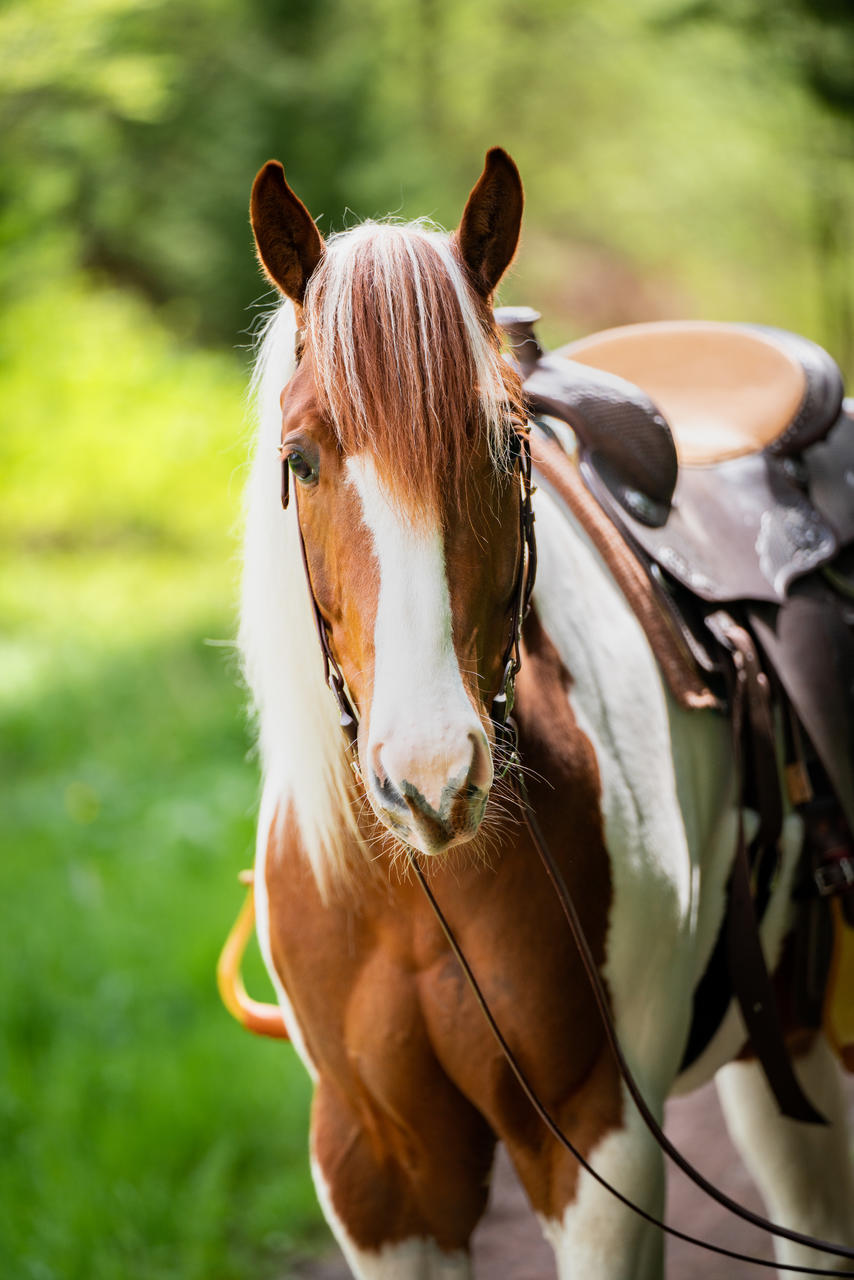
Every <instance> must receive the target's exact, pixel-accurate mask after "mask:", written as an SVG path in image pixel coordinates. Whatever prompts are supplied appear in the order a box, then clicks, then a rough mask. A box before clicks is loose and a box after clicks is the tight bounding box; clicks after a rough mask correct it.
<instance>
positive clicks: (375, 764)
mask: <svg viewBox="0 0 854 1280" xmlns="http://www.w3.org/2000/svg"><path fill="white" fill-rule="evenodd" d="M382 747H383V744H382V743H381V742H378V743H376V745H375V746H374V747H373V748H372V749H371V775H372V777H373V783H374V786H375V787H376V789H377V791H378V793H379V794H380V795H381V796H382V798H383V800H384V802H385V803H386V804H387V805H389V806H390V807H392V808H394V809H405V808H406V801H405V800H404V798H403V796H402V795H401V794H400V792H399V791H398V789H397V787H396V786H395V785H394V783H393V782H392V781H391V779H390V778H389V776H388V774H387V773H386V770H385V766H384V764H383V758H382Z"/></svg>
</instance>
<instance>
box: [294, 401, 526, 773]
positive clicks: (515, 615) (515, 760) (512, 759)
mask: <svg viewBox="0 0 854 1280" xmlns="http://www.w3.org/2000/svg"><path fill="white" fill-rule="evenodd" d="M282 449H283V447H282V446H281V445H280V446H278V449H277V452H278V453H279V456H280V458H281V465H282V507H283V508H285V509H287V507H288V505H289V502H290V473H289V467H288V460H287V457H286V456H285V455H284V453H283V451H282ZM509 454H510V458H511V460H512V463H513V470H514V472H515V473H516V474H517V476H518V480H519V555H518V560H517V565H516V581H515V585H514V588H513V607H512V611H511V618H510V633H509V636H508V640H507V646H506V648H505V650H504V654H503V656H502V659H501V671H502V676H501V683H500V684H499V687H498V692H497V693H496V695H495V697H494V698H493V699H492V704H491V706H490V710H489V718H490V720H491V721H492V724H493V728H494V733H495V746H496V748H497V749H499V751H500V752H501V755H502V761H501V776H502V777H503V776H504V775H505V774H506V773H507V772H508V771H509V770H510V769H513V768H516V767H517V766H518V764H519V756H518V751H517V743H516V727H515V725H514V723H513V720H512V718H511V712H512V710H513V694H514V689H515V685H516V676H517V675H518V673H519V668H520V667H521V665H522V647H521V642H522V624H523V622H524V621H525V615H526V614H527V612H528V609H529V607H530V604H531V592H532V591H533V589H534V578H535V577H536V571H537V543H536V538H535V535H534V509H533V504H532V502H531V497H532V494H533V493H534V492H535V490H534V486H533V485H532V483H531V445H530V441H529V438H528V426H527V424H524V425H522V424H519V425H516V424H514V426H513V427H512V436H511V440H510V450H509ZM294 514H295V516H296V522H297V531H298V533H299V545H300V554H301V556H302V566H303V570H304V571H305V581H306V586H307V587H308V596H309V600H310V601H311V610H312V614H313V616H314V625H315V628H316V630H317V639H318V642H319V644H320V652H321V656H322V658H323V678H324V681H325V683H326V684H327V685H328V686H329V689H330V690H331V691H332V696H333V697H334V699H335V702H336V704H337V706H338V712H339V716H340V724H341V731H342V733H343V734H344V738H345V741H346V744H347V750H348V751H349V752H350V767H351V768H352V769H353V772H354V773H355V774H356V776H357V777H360V776H361V774H360V769H359V757H358V745H357V744H358V735H359V718H358V714H357V712H356V710H355V708H354V706H353V703H352V701H351V700H350V695H349V693H348V692H347V684H346V681H345V679H344V674H343V672H342V670H341V667H340V666H339V664H338V660H337V659H336V657H335V654H334V653H333V651H332V644H331V642H330V639H329V630H328V627H327V624H326V619H325V618H324V616H323V614H322V613H321V610H320V605H319V604H318V603H317V597H316V595H315V594H314V586H313V584H312V581H311V572H310V570H309V567H308V555H307V553H306V549H305V538H304V537H303V532H302V524H301V523H300V518H299V502H298V501H297V502H296V503H295V513H294Z"/></svg>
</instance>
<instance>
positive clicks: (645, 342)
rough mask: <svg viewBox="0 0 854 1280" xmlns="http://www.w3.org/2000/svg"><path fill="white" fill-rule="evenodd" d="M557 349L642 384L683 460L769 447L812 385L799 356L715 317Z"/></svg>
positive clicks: (694, 462)
mask: <svg viewBox="0 0 854 1280" xmlns="http://www.w3.org/2000/svg"><path fill="white" fill-rule="evenodd" d="M555 354H556V355H560V356H564V357H566V358H567V359H570V360H575V361H578V363H579V364H588V365H592V366H594V367H595V368H597V369H605V370H607V371H608V372H609V373H614V374H617V375H618V376H619V377H621V378H625V379H627V381H629V382H633V383H634V384H635V385H636V386H638V387H641V388H643V390H644V391H645V392H646V393H647V395H648V396H649V397H650V398H651V399H652V400H653V401H654V402H655V404H656V405H658V407H659V409H660V410H661V412H662V413H663V414H664V416H665V418H666V419H667V421H668V422H669V424H670V428H671V430H672V432H673V436H674V439H675V441H676V450H677V453H678V455H679V462H680V465H682V466H707V465H709V464H710V463H714V462H722V461H724V460H726V459H727V458H742V457H744V456H745V455H746V454H749V453H756V452H757V451H759V450H762V449H765V448H766V447H767V446H768V445H770V444H772V443H773V441H774V440H776V439H777V437H778V436H780V435H782V434H783V432H784V431H785V430H786V429H787V427H788V426H789V424H790V423H791V422H792V421H793V419H794V418H795V417H796V416H797V413H798V410H799V408H800V406H801V403H802V402H803V400H804V397H805V395H806V391H807V379H806V374H805V372H804V369H803V367H802V365H801V363H800V361H799V360H797V359H796V357H795V356H794V355H793V354H791V353H790V352H789V351H787V350H785V349H784V348H783V347H782V346H781V345H779V344H778V343H776V342H774V341H773V340H772V339H771V338H770V337H768V336H766V335H765V334H763V333H762V332H761V331H760V330H754V331H751V330H748V329H746V328H741V327H739V326H737V325H728V324H716V323H714V322H711V321H702V320H674V321H659V322H656V323H651V324H633V325H625V326H623V327H621V328H619V329H606V330H605V331H604V332H602V333H595V334H593V335H592V336H591V337H588V338H582V339H581V340H580V341H579V342H573V343H570V344H569V346H566V347H562V348H561V349H560V350H559V351H558V352H556V353H555Z"/></svg>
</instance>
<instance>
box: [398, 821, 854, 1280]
mask: <svg viewBox="0 0 854 1280" xmlns="http://www.w3.org/2000/svg"><path fill="white" fill-rule="evenodd" d="M524 803H525V804H526V805H527V801H526V800H525V801H524ZM528 812H529V811H528V809H527V808H526V817H527V813H528ZM534 821H535V822H536V819H534ZM532 835H533V832H532ZM535 843H536V840H535ZM404 847H405V849H406V854H407V858H408V861H409V865H410V866H411V867H412V870H413V872H414V874H415V877H416V879H417V880H418V883H419V884H420V886H421V888H422V890H423V891H424V894H425V896H426V898H427V900H428V902H429V903H430V906H431V908H432V910H433V913H434V915H435V916H436V919H437V920H438V922H439V925H440V927H441V929H442V932H443V933H444V935H445V938H446V939H447V942H448V945H449V946H450V948H451V950H452V951H453V953H454V956H455V957H456V959H457V961H458V963H459V965H460V967H461V969H462V971H463V973H464V975H465V978H466V981H467V982H468V984H469V986H470V988H471V991H472V994H473V995H474V998H475V1001H476V1002H477V1005H478V1007H479V1009H480V1011H481V1013H482V1014H483V1016H484V1018H485V1020H486V1023H487V1025H488V1026H489V1029H490V1031H491V1032H492V1034H493V1036H494V1037H495V1039H496V1041H497V1043H498V1047H499V1048H500V1049H501V1052H502V1054H503V1055H504V1058H505V1060H506V1062H507V1065H508V1066H509V1067H510V1070H511V1071H512V1072H513V1075H514V1076H515V1077H516V1079H517V1081H518V1082H519V1085H520V1087H521V1089H522V1092H523V1093H524V1094H525V1096H526V1098H527V1099H528V1101H529V1102H530V1103H531V1106H532V1107H533V1108H534V1110H535V1111H536V1113H537V1115H538V1116H539V1117H540V1119H541V1120H542V1122H543V1124H544V1125H545V1126H546V1128H547V1129H548V1130H549V1132H550V1133H551V1135H552V1137H554V1138H555V1139H556V1140H557V1141H558V1142H559V1143H560V1145H561V1146H562V1147H564V1148H565V1149H566V1150H567V1151H568V1152H569V1153H570V1155H572V1156H573V1157H574V1159H575V1160H576V1161H577V1162H578V1164H579V1165H580V1166H581V1168H582V1169H584V1170H585V1172H587V1173H589V1174H590V1176H591V1177H592V1178H593V1179H594V1180H595V1181H596V1182H598V1183H599V1185H600V1186H601V1187H602V1188H603V1189H604V1190H605V1191H607V1192H608V1193H609V1194H610V1195H611V1196H613V1197H614V1199H616V1200H618V1201H619V1202H620V1203H621V1204H623V1205H625V1207H626V1208H627V1209H631V1211H632V1212H633V1213H635V1214H637V1216H638V1217H640V1218H643V1220H644V1221H645V1222H648V1223H649V1224H650V1226H653V1227H657V1228H658V1229H659V1230H660V1231H663V1232H664V1233H665V1234H666V1235H669V1236H673V1237H674V1238H675V1239H677V1240H683V1241H684V1242H685V1243H686V1244H691V1245H695V1246H696V1247H697V1248H699V1249H705V1250H707V1251H708V1252H709V1253H716V1254H719V1255H721V1256H722V1257H724V1258H732V1259H733V1260H734V1261H735V1262H747V1263H750V1264H752V1265H753V1266H757V1267H764V1268H766V1269H767V1270H775V1269H776V1270H777V1271H792V1272H796V1273H797V1274H798V1275H811V1276H850V1275H851V1272H850V1271H849V1270H846V1271H837V1270H834V1269H832V1268H825V1267H807V1266H803V1265H799V1264H797V1265H796V1264H795V1263H783V1262H776V1261H770V1260H769V1259H766V1258H757V1257H755V1256H754V1255H753V1254H749V1253H739V1252H737V1251H736V1250H734V1249H727V1248H726V1247H725V1246H724V1245H717V1244H713V1243H712V1242H711V1241H709V1240H701V1239H700V1238H699V1237H698V1236H692V1235H691V1234H690V1233H689V1232H687V1231H680V1229H679V1228H678V1227H673V1226H671V1225H670V1224H669V1223H667V1222H664V1221H663V1220H662V1219H661V1218H657V1217H656V1216H655V1214H653V1213H650V1212H649V1211H648V1210H647V1209H644V1208H642V1207H641V1206H640V1205H638V1204H635V1202H634V1201H633V1200H631V1199H629V1197H628V1196H626V1195H624V1194H623V1192H622V1191H620V1190H618V1189H617V1187H615V1186H614V1185H613V1184H612V1183H610V1182H609V1181H608V1179H607V1178H606V1177H605V1176H604V1175H603V1174H601V1173H599V1172H598V1170H596V1169H595V1168H594V1167H593V1165H592V1164H591V1163H590V1162H589V1160H587V1158H586V1157H585V1156H584V1155H582V1153H581V1152H580V1151H579V1150H578V1148H577V1147H576V1146H575V1144H574V1143H573V1142H572V1141H571V1139H570V1138H568V1137H567V1135H566V1134H565V1133H564V1131H563V1130H562V1129H561V1127H560V1125H559V1124H558V1123H557V1121H556V1120H555V1118H554V1116H553V1115H552V1114H551V1112H550V1111H549V1110H548V1108H547V1107H546V1106H545V1104H544V1103H543V1102H542V1101H541V1100H540V1097H539V1095H538V1093H537V1092H536V1090H535V1089H534V1087H533V1085H532V1084H531V1083H530V1081H529V1080H528V1078H527V1076H526V1075H525V1072H524V1071H523V1069H522V1067H521V1066H520V1064H519V1061H518V1059H517V1058H516V1055H515V1054H514V1053H513V1050H512V1049H511V1048H510V1045H509V1044H508V1042H507V1040H506V1038H505V1036H504V1034H503V1032H502V1031H501V1028H500V1027H499V1026H498V1023H497V1022H496V1020H495V1016H494V1014H493V1013H492V1010H491V1009H490V1007H489V1005H488V1004H487V1001H486V997H485V996H484V994H483V992H482V991H481V989H480V986H479V985H478V982H477V979H476V977H475V975H474V972H473V970H472V968H471V966H470V964H469V962H468V960H467V959H466V957H465V953H464V952H463V950H462V948H461V947H460V944H459V942H458V941H457V938H456V936H455V934H454V932H453V930H452V929H451V926H450V925H449V923H448V921H447V919H446V918H445V915H444V913H443V911H442V908H441V907H440V906H439V903H438V901H437V900H436V897H435V895H434V893H433V890H432V889H431V888H430V885H429V883H428V881H427V878H426V876H425V875H424V871H423V870H422V867H421V864H420V862H419V861H418V855H417V853H416V851H415V850H414V849H412V848H411V847H410V846H409V845H406V846H404ZM559 874H560V873H559V872H558V875H559ZM564 887H565V886H564ZM558 896H559V897H560V894H559V895H558ZM570 910H571V913H572V914H573V915H574V914H575V912H574V907H572V904H571V901H570ZM575 919H576V922H577V916H576V917H575ZM578 927H579V937H580V938H581V939H583V946H582V947H580V948H579V949H580V950H581V953H582V959H584V958H585V950H586V952H587V954H588V956H589V959H590V963H591V965H592V966H593V968H594V970H595V961H594V960H593V956H592V953H590V949H589V945H588V944H587V940H586V938H585V937H584V934H583V933H582V932H580V929H581V926H580V923H579V924H578ZM585 967H586V961H585ZM597 980H598V985H599V988H600V989H601V979H598V972H597ZM596 985H597V984H595V983H594V984H593V986H594V993H595V992H596ZM602 995H603V997H604V998H605V999H607V997H605V996H604V990H602ZM597 1002H598V1001H597ZM609 1018H610V1015H609ZM608 1039H609V1041H610V1040H611V1037H610V1036H608ZM612 1043H613V1042H612ZM616 1052H617V1058H618V1064H619V1065H620V1067H621V1072H622V1073H623V1074H624V1078H625V1081H626V1084H627V1086H628V1087H629V1092H630V1093H631V1095H632V1097H633V1098H634V1100H635V1102H636V1104H637V1106H638V1109H639V1111H640V1113H641V1116H642V1118H643V1119H644V1120H645V1121H646V1122H647V1124H648V1125H649V1124H650V1121H651V1126H650V1127H651V1129H652V1132H653V1136H655V1137H657V1138H658V1140H659V1142H660V1143H661V1145H662V1147H663V1148H664V1150H665V1152H666V1153H667V1154H668V1155H670V1156H671V1158H673V1159H674V1160H675V1161H676V1163H677V1164H678V1165H679V1167H680V1168H681V1169H683V1171H684V1172H685V1173H686V1174H687V1175H688V1176H689V1177H690V1178H692V1180H693V1181H694V1182H697V1180H698V1179H702V1181H703V1183H705V1179H703V1175H702V1174H700V1173H698V1171H697V1170H695V1169H694V1168H693V1166H692V1165H691V1164H689V1163H688V1161H687V1160H685V1158H684V1156H682V1155H681V1154H680V1153H679V1152H678V1151H677V1150H676V1148H675V1147H673V1146H672V1144H671V1143H670V1141H669V1139H667V1138H666V1137H665V1135H664V1133H663V1132H662V1131H660V1130H659V1126H658V1122H657V1121H656V1120H655V1117H654V1116H652V1114H651V1112H649V1108H648V1107H647V1105H646V1103H645V1102H644V1101H643V1098H642V1095H641V1094H640V1091H639V1090H638V1088H637V1084H636V1083H635V1081H634V1079H633V1077H632V1076H631V1073H630V1071H629V1068H628V1066H627V1065H624V1063H625V1059H624V1058H623V1055H622V1052H621V1051H620V1050H619V1046H617V1049H616ZM647 1116H649V1119H647ZM652 1126H654V1128H653V1127H652ZM656 1130H659V1132H660V1138H659V1137H658V1134H657V1133H656ZM697 1185H698V1186H701V1189H702V1190H705V1191H707V1192H708V1194H709V1195H711V1196H712V1198H713V1199H717V1200H718V1201H719V1202H720V1203H721V1204H723V1207H724V1208H728V1209H731V1210H732V1211H733V1212H735V1213H737V1214H739V1215H741V1216H744V1215H746V1214H748V1213H749V1212H750V1211H749V1210H742V1208H741V1206H740V1205H738V1204H736V1202H735V1201H729V1198H728V1197H727V1196H725V1195H724V1193H723V1192H722V1191H718V1189H717V1188H716V1187H714V1186H713V1184H712V1183H706V1185H705V1186H703V1185H702V1184H701V1183H700V1182H697ZM728 1201H729V1202H728ZM751 1219H752V1221H753V1224H754V1225H756V1226H760V1227H764V1228H766V1229H767V1230H769V1231H771V1232H773V1233H779V1234H786V1235H789V1236H791V1238H793V1239H794V1241H795V1242H797V1243H803V1244H808V1245H810V1246H811V1247H815V1248H817V1249H821V1250H823V1251H824V1252H827V1253H838V1254H840V1256H842V1257H854V1250H847V1249H845V1248H844V1247H843V1246H837V1245H828V1244H826V1242H825V1241H823V1240H813V1239H812V1237H810V1236H801V1235H800V1234H799V1233H798V1232H791V1233H789V1232H788V1231H787V1230H786V1228H778V1227H776V1226H775V1225H774V1224H773V1223H771V1222H767V1221H766V1220H765V1219H764V1218H761V1217H760V1216H759V1215H758V1214H752V1215H751V1217H750V1218H748V1221H751Z"/></svg>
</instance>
